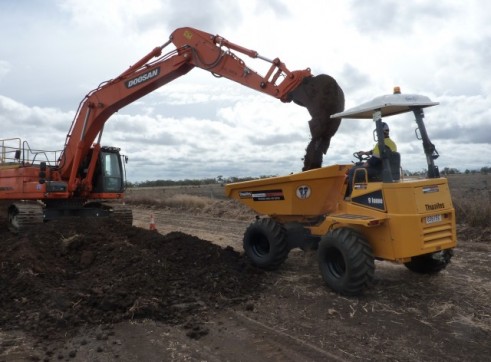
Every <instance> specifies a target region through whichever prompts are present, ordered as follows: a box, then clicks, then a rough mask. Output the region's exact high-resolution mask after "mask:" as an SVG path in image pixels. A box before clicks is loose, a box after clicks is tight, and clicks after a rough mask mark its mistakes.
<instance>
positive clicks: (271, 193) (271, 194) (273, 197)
mask: <svg viewBox="0 0 491 362" xmlns="http://www.w3.org/2000/svg"><path fill="white" fill-rule="evenodd" d="M239 196H240V198H241V199H253V200H254V201H277V200H284V199H285V196H284V195H283V190H264V191H241V192H239Z"/></svg>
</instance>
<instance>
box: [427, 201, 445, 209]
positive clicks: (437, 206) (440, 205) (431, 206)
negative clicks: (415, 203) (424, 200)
mask: <svg viewBox="0 0 491 362" xmlns="http://www.w3.org/2000/svg"><path fill="white" fill-rule="evenodd" d="M444 208H445V204H444V203H443V202H436V203H434V204H425V209H426V211H433V210H439V209H444Z"/></svg>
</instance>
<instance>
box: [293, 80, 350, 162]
mask: <svg viewBox="0 0 491 362" xmlns="http://www.w3.org/2000/svg"><path fill="white" fill-rule="evenodd" d="M289 96H290V99H291V100H292V101H293V102H295V103H296V104H298V105H300V106H303V107H305V108H307V110H308V111H309V114H310V116H311V117H312V119H311V120H310V121H309V128H310V134H311V135H312V139H311V141H310V143H309V144H308V146H307V148H306V150H305V151H306V153H305V157H304V167H303V169H302V170H303V171H307V170H311V169H315V168H319V167H321V166H322V158H323V155H325V154H326V152H327V150H328V148H329V144H330V142H331V137H332V136H334V134H335V133H336V131H337V130H338V128H339V125H340V123H341V118H330V117H331V115H332V114H335V113H338V112H342V111H343V110H344V93H343V90H342V89H341V87H340V86H339V85H338V83H337V82H336V80H335V79H334V78H332V77H331V76H329V75H327V74H320V75H317V76H314V77H307V78H305V79H304V80H303V81H302V83H301V84H300V85H299V86H298V87H296V88H295V89H294V90H293V91H292V92H290V94H289Z"/></svg>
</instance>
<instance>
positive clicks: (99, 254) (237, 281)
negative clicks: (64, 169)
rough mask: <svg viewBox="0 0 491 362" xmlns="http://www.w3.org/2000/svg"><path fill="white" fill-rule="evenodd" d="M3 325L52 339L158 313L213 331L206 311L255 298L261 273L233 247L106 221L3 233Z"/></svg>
mask: <svg viewBox="0 0 491 362" xmlns="http://www.w3.org/2000/svg"><path fill="white" fill-rule="evenodd" d="M0 238H1V240H2V241H1V242H0V290H1V291H2V292H1V293H0V310H2V313H1V314H0V327H1V328H2V329H21V330H24V331H26V332H28V333H30V334H31V335H34V336H37V337H41V338H42V339H49V338H52V337H56V335H57V332H60V333H63V334H69V333H70V332H76V330H78V329H79V328H80V327H82V326H91V325H105V324H112V323H117V322H120V321H122V320H129V319H139V318H150V319H153V320H156V321H163V322H166V323H169V324H172V325H178V324H182V325H185V326H187V327H188V328H189V329H190V331H191V332H190V334H189V336H190V337H195V338H197V337H199V336H200V334H206V330H205V329H204V328H201V327H200V326H201V325H202V322H204V321H206V318H207V315H208V314H209V313H210V312H212V311H213V310H215V309H223V308H226V307H229V306H232V305H237V303H245V302H246V301H248V300H251V299H253V298H254V297H255V296H256V295H257V293H258V292H259V290H260V285H259V281H260V280H261V278H260V277H259V275H258V274H260V273H261V271H259V270H257V269H254V268H253V267H251V266H250V265H249V264H248V263H247V261H246V260H245V259H243V257H242V256H241V255H240V254H239V253H237V252H236V251H234V250H233V249H232V248H225V249H223V248H220V247H218V246H216V245H213V244H211V243H209V242H207V241H204V240H201V239H198V238H196V237H193V236H190V235H186V234H183V233H179V232H173V233H170V234H167V235H161V234H159V233H157V232H155V231H150V230H145V229H141V228H137V227H131V226H125V225H122V224H119V223H116V222H109V221H107V220H106V221H105V220H88V221H86V222H84V223H79V222H75V221H67V220H64V221H57V222H56V221H53V222H49V223H46V224H43V225H41V226H40V227H38V228H36V229H34V230H31V231H29V232H28V233H25V234H21V235H12V234H10V233H9V232H8V231H7V230H6V229H2V230H0Z"/></svg>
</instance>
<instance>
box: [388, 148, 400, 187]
mask: <svg viewBox="0 0 491 362" xmlns="http://www.w3.org/2000/svg"><path fill="white" fill-rule="evenodd" d="M389 165H390V171H391V173H392V179H393V180H394V181H399V180H400V179H401V154H400V153H399V152H392V151H390V152H389Z"/></svg>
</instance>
